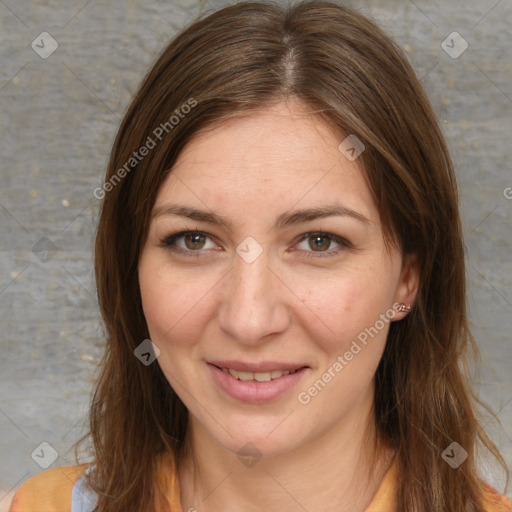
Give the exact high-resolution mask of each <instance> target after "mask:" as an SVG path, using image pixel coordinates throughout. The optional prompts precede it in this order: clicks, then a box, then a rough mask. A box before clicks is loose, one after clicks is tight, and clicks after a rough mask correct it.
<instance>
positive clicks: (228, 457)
mask: <svg viewBox="0 0 512 512" xmlns="http://www.w3.org/2000/svg"><path fill="white" fill-rule="evenodd" d="M189 425H190V429H189V431H188V434H187V439H186V442H185V447H184V450H183V452H182V453H181V455H180V458H179V462H178V474H179V484H180V493H181V505H182V509H183V512H189V511H191V512H194V511H199V512H219V511H223V512H239V511H240V510H244V512H245V511H247V512H264V511H265V512H269V511H270V512H273V511H276V512H277V511H282V510H297V511H301V510H322V511H323V512H348V511H350V512H364V511H365V510H366V508H367V507H368V505H369V504H370V502H371V500H372V498H373V496H374V495H375V493H376V491H377V489H378V487H379V484H380V483H381V481H382V479H383V477H384V475H385V473H386V471H387V469H388V468H389V466H390V463H391V460H392V457H393V454H394V451H393V449H392V448H391V447H390V446H389V445H387V444H384V443H379V442H378V438H377V436H376V432H375V428H374V427H373V425H374V423H373V421H370V422H365V424H362V423H361V422H360V421H352V422H349V423H348V424H343V425H337V426H335V427H334V428H332V429H331V430H329V431H328V432H325V434H324V435H323V436H318V437H317V438H316V439H314V440H313V441H312V442H309V443H307V444H303V445H301V446H300V447H299V448H297V449H295V450H293V451H289V452H286V453H283V454H280V455H278V456H271V457H263V458H261V459H260V460H259V461H257V462H256V463H255V464H253V465H245V464H243V463H242V462H241V460H240V458H239V457H238V456H237V455H236V454H234V453H232V452H231V451H228V450H226V449H225V448H224V447H222V446H221V445H219V444H218V443H217V442H216V441H215V440H214V439H213V438H212V437H210V436H209V434H208V433H207V432H206V431H205V430H204V429H202V428H201V425H200V424H197V423H194V422H192V423H191V424H189Z"/></svg>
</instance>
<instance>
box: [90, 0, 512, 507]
mask: <svg viewBox="0 0 512 512" xmlns="http://www.w3.org/2000/svg"><path fill="white" fill-rule="evenodd" d="M290 99H298V100H299V101H300V102H301V103H302V104H304V105H305V106H306V107H308V108H310V109H311V112H314V113H315V115H319V116H322V118H323V119H324V120H325V121H326V122H328V123H329V124H331V125H334V126H336V127H337V128H338V129H339V130H340V132H341V133H345V134H355V135H356V136H357V137H358V138H359V139H360V140H361V141H362V142H363V143H364V144H365V147H366V149H365V151H364V152H363V153H362V155H361V157H360V158H361V161H362V164H363V167H364V173H365V177H366V179H367V182H368V185H369V188H370V190H371V192H372V194H373V197H374V200H375V203H376V205H377V207H378V209H379V212H380V216H381V221H382V225H383V230H384V235H385V239H386V242H387V244H388V246H389V244H391V245H395V246H397V247H398V248H399V249H400V250H401V252H402V254H403V255H407V254H415V255H417V258H418V264H419V272H420V284H419V291H418V295H417V300H416V303H415V305H414V307H413V310H412V311H411V312H410V314H409V315H408V316H407V317H406V318H405V319H404V320H402V321H400V322H393V323H392V324H391V327H390V331H389V335H388V340H387V345H386V348H385V351H384V355H383V357H382V360H381V363H380V365H379V367H378V369H377V372H376V387H375V407H374V412H375V421H376V425H377V431H378V435H379V436H380V437H381V439H385V440H386V441H388V442H391V443H392V444H393V446H394V447H395V448H396V457H397V462H398V475H399V480H398V491H397V492H398V495H397V499H398V511H399V512H405V511H412V510H414V511H415V512H432V511H443V512H468V511H481V510H483V501H482V491H481V487H482V482H481V480H480V479H479V477H478V475H477V471H476V464H475V459H476V454H477V447H478V446H483V447H485V448H487V449H488V450H490V451H491V452H492V453H493V454H494V455H495V456H496V457H497V458H498V460H499V461H500V463H501V464H502V465H503V467H505V468H506V466H505V464H504V462H503V459H502V458H501V456H500V455H499V453H498V451H497V449H496V447H495V446H494V445H493V444H492V442H491V441H490V440H489V439H488V438H487V437H486V435H485V433H484V432H483V430H482V429H481V428H480V427H479V424H478V421H477V418H476V406H477V405H478V403H479V402H478V400H477V399H476V397H475V396H474V394H473V391H472V390H471V387H470V385H469V375H468V372H467V369H468V362H469V361H470V359H469V356H470V355H471V351H470V350H469V349H472V350H473V352H474V354H476V347H475V344H474V341H473V338H472V337H471V334H470V332H469V329H468V320H467V316H466V289H465V264H464V250H463V239H462V228H461V221H460V217H459V211H458V199H457V187H456V179H455V174H454V170H453V167H452V163H451V161H450V157H449V154H448V150H447V147H446V144H445V142H444V140H443V136H442V133H441V131H440V129H439V126H438V122H437V119H436V116H435V115H434V113H433V110H432V108H431V106H430V104H429V101H428V99H427V98H426V96H425V93H424V91H423V89H422V87H421V85H420V83H419V81H418V79H417V77H416V75H415V73H414V71H413V69H412V68H411V66H410V65H409V63H408V61H407V59H406V57H405V56H404V54H403V52H402V51H401V50H400V48H399V47H398V46H397V45H396V44H395V43H394V42H393V41H392V40H391V39H390V38H389V37H388V36H387V35H386V34H385V33H384V32H383V31H382V30H381V29H380V28H378V26H376V24H374V23H373V22H372V21H370V20H369V19H367V18H366V17H364V16H363V15H361V14H359V13H358V12H356V11H354V10H351V9H348V8H346V7H343V6H340V5H337V4H335V3H331V2H323V1H307V2H302V3H298V4H295V5H293V6H288V7H284V6H282V5H278V4H273V3H269V2H266V3H262V2H241V3H238V4H235V5H232V6H229V7H226V8H224V9H221V10H219V11H217V12H214V13H212V14H211V15H209V16H207V17H204V18H202V19H201V18H200V19H198V20H197V21H195V22H194V23H193V24H192V25H191V26H189V27H188V28H186V29H185V30H183V31H182V32H181V33H179V34H178V35H177V36H176V37H175V38H174V39H173V40H172V42H171V43H170V44H169V46H168V47H167V48H166V49H165V51H164V52H163V53H162V55H161V56H160V57H159V59H158V60H157V62H156V63H155V65H154V66H153V67H152V68H151V70H150V71H149V73H148V75H147V77H146V78H145V79H144V81H143V83H142V85H141V87H140V88H139V90H138V92H137V94H136V95H135V98H134V99H133V102H132V104H131V105H130V107H129V109H128V111H127V113H126V115H125V118H124V120H123V122H122V124H121V127H120V129H119V132H118V135H117V138H116V140H115V143H114V146H113V149H112V153H111V157H110V162H109V165H108V170H107V175H106V179H107V180H110V181H109V183H110V186H109V187H108V190H107V188H106V187H105V188H104V190H105V191H106V193H105V198H104V201H103V204H102V209H101V216H100V219H99V226H98V232H97V239H96V253H95V270H96V280H97V288H98V297H99V305H100V309H101V313H102V316H103V320H104V323H105V326H106V338H107V345H106V351H105V355H104V359H103V361H102V365H101V374H100V377H99V379H98V382H97V387H96V390H95V394H94V398H93V401H92V405H91V411H90V436H91V439H92V443H93V448H94V471H93V472H92V474H91V476H90V483H91V485H92V486H93V488H94V489H95V490H96V491H97V492H98V494H99V502H98V510H100V511H102V512H140V511H147V512H155V510H156V509H155V506H156V505H155V500H156V499H157V491H156V490H155V489H156V487H155V482H156V480H157V475H156V468H157V463H156V461H157V459H158V457H159V456H160V455H161V454H162V453H166V452H167V453H170V454H171V455H172V460H173V461H176V460H177V455H178V453H179V450H180V448H181V447H182V444H183V441H184V438H185V432H186V429H187V409H186V407H185V406H184V404H183V403H182V402H181V400H180V399H179V397H178V396H177V394H176V393H175V392H174V390H173V389H172V388H171V386H170V385H169V383H168V381H167V380H166V378H165V376H164V375H163V373H162V371H161V369H160V367H159V365H158V364H151V365H149V366H145V365H143V364H141V362H140V361H139V360H138V359H137V358H136V357H135V356H134V349H135V348H136V347H137V346H138V345H139V344H140V343H141V342H142V341H143V340H144V339H146V338H148V337H149V334H148V328H147V325H146V321H145V318H144V315H143V311H142V305H141V296H140V291H139V284H138V274H137V267H138V262H139V256H140V253H141V250H142V247H143V245H144V242H145V239H146V236H147V231H148V224H149V218H150V213H151V209H152V207H153V205H154V202H155V199H156V195H157V192H158V190H159V186H160V184H161V183H162V180H163V179H164V178H165V176H166V173H167V172H168V170H169V169H171V168H172V166H173V162H175V160H176V158H177V156H178V154H179V152H180V150H181V149H182V148H183V147H184V146H185V144H187V143H188V142H189V141H190V140H191V139H193V138H194V137H195V136H197V135H198V134H199V133H202V132H204V131H205V130H206V129H208V128H210V127H212V126H218V125H219V124H220V123H222V122H223V121H225V120H227V119H231V118H234V117H237V116H247V115H250V114H251V113H253V112H255V111H257V110H261V109H263V108H266V107H268V106H271V105H274V104H276V103H279V102H286V101H288V100H290ZM194 102H195V103H194ZM187 103H188V104H189V105H192V104H193V103H194V107H193V108H190V109H188V113H186V115H180V116H179V122H177V123H174V122H173V123H171V124H172V127H171V124H169V120H170V119H171V117H172V116H173V115H177V114H179V113H180V112H181V114H183V112H184V109H182V106H183V105H185V104H187ZM165 123H167V124H165ZM162 126H165V127H166V130H165V135H164V136H163V137H162V138H161V140H160V139H159V140H158V142H157V143H156V145H155V147H153V148H152V149H151V150H150V151H149V152H148V153H147V155H146V156H144V157H143V158H141V159H140V160H139V159H137V161H136V162H135V161H131V160H130V159H131V158H132V156H133V153H134V152H137V151H138V150H139V148H141V147H142V146H144V145H145V144H147V143H148V142H147V141H148V137H150V138H152V139H153V140H155V138H156V136H155V130H156V129H157V127H162ZM155 142H156V141H155ZM340 142H341V140H340ZM340 158H342V156H341V153H340ZM127 162H131V164H130V165H129V166H128V167H127V166H126V163H127ZM132 164H133V165H132ZM123 167H124V169H125V171H126V172H120V169H121V168H123ZM114 175H117V177H118V178H120V179H116V180H113V177H114ZM453 441H456V442H458V443H459V444H460V445H461V446H462V447H463V448H464V449H465V450H466V451H467V452H468V454H469V456H468V458H467V460H466V461H465V462H464V463H463V464H462V465H461V466H460V467H459V468H458V469H457V470H454V469H452V468H451V467H450V466H449V465H448V464H447V463H446V462H445V461H444V460H443V459H442V458H441V454H442V452H443V450H444V449H445V448H446V447H447V446H448V445H450V444H451V443H452V442H453ZM178 510H179V502H176V500H175V503H174V504H173V505H172V511H171V512H176V511H178Z"/></svg>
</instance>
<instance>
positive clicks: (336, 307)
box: [11, 2, 512, 512]
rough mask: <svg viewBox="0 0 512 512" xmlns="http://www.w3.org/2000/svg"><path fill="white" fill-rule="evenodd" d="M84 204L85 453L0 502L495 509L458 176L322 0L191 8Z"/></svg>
mask: <svg viewBox="0 0 512 512" xmlns="http://www.w3.org/2000/svg"><path fill="white" fill-rule="evenodd" d="M95 195H96V196H97V197H102V198H104V201H103V207H102V212H101V217H100V221H99V227H98V234H97V241H96V278H97V284H98V295H99V302H100V308H101V311H102V315H103V318H104V321H105V324H106V327H107V334H108V338H107V339H108V344H107V350H106V353H105V358H104V361H103V364H102V373H101V377H100V379H99V382H98V384H97V388H96V392H95V396H94V400H93V403H92V407H91V414H90V418H91V429H90V435H91V439H92V441H93V447H94V463H93V464H92V465H86V464H83V465H79V466H77V467H68V468H59V469H54V470H50V471H47V472H45V473H43V474H42V475H39V476H37V477H35V478H32V479H30V480H29V481H28V482H26V483H25V484H24V485H23V486H22V487H21V489H20V490H19V491H18V493H17V495H16V496H15V499H14V502H13V505H12V509H11V510H12V512H21V511H25V510H35V509H38V510H42V509H44V510H49V511H52V512H56V511H57V510H59V511H61V510H72V511H73V512H75V511H76V510H82V511H83V510H88V511H89V510H99V511H102V512H107V511H108V512H121V511H122V512H130V511H133V512H135V511H147V512H153V511H155V512H156V511H159V512H160V511H170V512H179V511H195V510H197V511H200V512H202V511H205V512H211V511H213V512H217V511H219V510H223V511H235V510H236V511H240V510H243V511H246V510H247V511H249V510H253V511H263V510H265V511H274V510H276V511H277V510H287V511H290V510H308V511H311V512H312V511H319V510H322V511H335V510H336V511H351V512H358V511H361V512H363V511H366V512H376V511H381V512H383V511H385V512H406V511H412V510H414V511H418V512H432V511H443V512H463V511H468V510H471V511H482V510H485V511H488V512H491V511H492V512H498V511H510V510H511V509H512V506H511V503H510V501H509V500H507V498H506V497H505V496H500V495H499V494H498V493H497V492H496V491H495V490H494V489H492V488H491V487H490V486H488V485H486V484H485V483H483V481H482V480H481V479H480V478H479V476H478V474H477V471H476V460H475V456H476V450H477V447H479V446H483V447H484V448H486V449H487V450H488V451H489V452H491V453H492V454H493V455H494V456H495V457H497V458H498V460H499V461H500V462H501V463H502V464H503V465H504V463H503V459H502V458H501V457H500V455H499V453H498V451H497V450H496V448H495V446H494V445H493V444H492V442H491V441H490V440H489V439H488V438H487V437H486V435H485V434H484V432H483V430H482V429H481V428H480V427H479V425H478V422H477V418H476V407H475V404H476V402H477V401H476V399H475V398H474V396H473V394H472V391H471V389H470V387H469V381H468V378H467V376H466V375H465V374H463V373H462V372H461V370H460V368H461V367H464V364H463V363H465V362H466V357H467V355H466V350H467V348H474V346H473V340H472V338H471V335H470V333H469V330H468V321H467V317H466V309H465V300H466V297H465V282H464V276H465V271H464V253H463V242H462V229H461V223H460V218H459V213H458V206H457V189H456V182H455V175H454V171H453V168H452V164H451V162H450V158H449V155H448V152H447V149H446V145H445V143H444V141H443V137H442V135H441V132H440V130H439V127H438V124H437V121H436V118H435V116H434V114H433V112H432V108H431V107H430V105H429V103H428V100H427V99H426V97H425V94H424V92H423V90H422V88H421V86H420V84H419V82H418V80H417V78H416V76H415V74H414V72H413V71H412V69H411V66H410V65H409V64H408V62H407V60H406V58H405V57H404V55H403V54H402V52H401V51H400V50H399V49H398V48H397V46H396V45H395V44H394V43H393V42H392V41H391V40H390V39H389V38H388V37H387V36H386V35H385V34H384V33H383V32H382V31H381V30H380V29H379V28H378V27H376V26H375V25H374V24H373V23H372V22H370V21H369V20H368V19H366V18H365V17H363V16H362V15H360V14H359V13H357V12H354V11H352V10H350V9H346V8H344V7H341V6H338V5H336V4H334V3H328V2H306V3H301V4H297V5H296V6H294V7H289V8H283V7H279V6H277V5H273V4H268V3H246V2H242V3H239V4H237V5H234V6H231V7H227V8H225V9H222V10H220V11H218V12H216V13H213V14H212V15H210V16H208V17H207V18H205V19H202V20H199V21H197V22H195V23H194V24H192V25H191V26H190V27H189V28H187V29H186V30H185V31H183V32H182V33H181V34H179V35H178V36H177V37H176V38H175V39H174V40H173V41H172V42H171V44H170V45H169V46H168V48H167V49H166V50H165V51H164V53H163V54H162V55H161V57H160V58H159V60H158V61H157V63H156V64H155V66H154V67H153V68H152V69H151V71H150V72H149V74H148V76H147V77H146V79H145V81H144V83H143V84H142V86H141V88H140V90H139V91H138V93H137V94H136V96H135V99H134V100H133V102H132V105H131V106H130V108H129V110H128V112H127V114H126V116H125V119H124V121H123V123H122V125H121V128H120V130H119V133H118V136H117V139H116V142H115V144H114V147H113V150H112V155H111V159H110V163H109V167H108V171H107V177H106V181H105V183H104V185H103V186H102V187H100V188H98V189H97V190H96V191H95ZM461 363H462V364H461ZM504 467H505V465H504ZM505 469H506V467H505ZM45 507H46V508H45ZM95 507H96V508H95Z"/></svg>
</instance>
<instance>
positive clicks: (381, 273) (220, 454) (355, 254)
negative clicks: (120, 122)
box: [139, 102, 418, 512]
mask: <svg viewBox="0 0 512 512" xmlns="http://www.w3.org/2000/svg"><path fill="white" fill-rule="evenodd" d="M344 138H345V136H344V135H343V134H341V133H339V132H337V131H336V130H334V129H333V128H332V127H329V126H328V125H327V124H326V123H325V122H324V121H322V120H321V119H320V118H318V117H315V116H310V115H308V114H307V113H305V111H304V109H303V108H302V106H301V105H300V104H299V103H296V102H290V103H288V104H279V105H277V106H273V107H271V108H268V109H265V110H261V111H259V112H258V113H256V114H253V115H251V116H250V117H245V118H238V119H234V120H230V121H229V122H228V123H227V124H226V123H225V124H223V125H222V127H217V128H215V129H213V130H210V131H208V132H206V133H203V134H201V135H200V136H197V137H196V138H194V139H193V140H192V141H191V142H190V143H189V144H188V145H187V146H186V147H185V148H184V150H183V151H182V152H181V153H180V155H179V158H178V160H177V161H176V164H175V166H174V168H173V171H172V172H171V173H170V174H169V175H168V176H167V177H166V179H165V181H164V182H163V184H162V186H161V188H160V190H159V193H158V197H157V199H156V202H155V205H154V212H155V213H160V214H159V215H157V216H155V217H154V218H153V219H152V220H151V224H150V227H149V233H148V237H147V240H146V243H145V246H144V248H143V251H142V254H141V260H140V264H139V280H140V288H141V294H142V302H143V309H144V314H145V317H146V320H147V323H148V327H149V331H150V335H151V339H152V341H153V342H154V343H155V344H156V345H157V346H158V347H159V349H160V351H161V353H160V356H159V358H158V360H157V361H158V364H159V365H160V366H161V368H162V370H163V372H164V373H165V375H166V377H167V379H168V381H169V383H170V385H171V386H172V387H173V388H174V389H175V390H176V392H177V393H178V395H179V396H180V398H181V399H182V401H183V402H184V404H185V405H186V407H187V409H188V411H189V428H188V432H187V442H186V446H187V449H186V451H185V452H184V454H183V456H182V458H181V460H180V461H179V478H180V491H181V504H182V507H183V511H184V512H186V511H188V510H190V509H191V507H194V508H195V509H197V510H198V511H200V512H203V511H204V512H218V511H220V510H222V511H224V512H230V511H233V512H235V511H236V512H239V511H240V510H244V511H262V512H263V511H265V512H268V511H282V510H286V511H291V512H293V511H303V510H304V509H305V510H308V511H311V512H313V511H320V510H321V511H323V512H329V511H332V512H334V511H336V512H340V511H349V510H350V511H351V512H358V511H364V510H365V509H366V507H367V506H368V504H369V503H370V501H371V499H372V497H373V496H374V494H375V492H376V490H377V488H378V486H379V484H380V482H381V481H382V478H383V476H384V474H385V472H386V470H387V469H388V467H389V464H390V461H391V457H392V455H393V451H392V449H391V448H390V447H387V446H384V447H383V448H382V450H381V451H379V453H378V454H377V455H378V456H377V460H376V462H375V463H372V462H371V460H372V457H373V456H374V455H376V452H375V448H374V441H375V438H376V436H375V431H374V428H373V400H374V374H375V370H376V368H377V366H378V363H379V361H380V358H381V356H382V352H383V350H384V346H385V342H386V336H387V333H388V330H389V322H388V323H386V324H385V327H384V328H383V329H381V330H380V331H379V333H378V335H376V336H375V337H374V338H373V339H370V341H369V342H368V344H367V346H365V347H364V348H363V349H362V350H361V351H360V352H359V353H358V354H357V355H355V356H354V358H353V359H352V360H351V361H349V362H348V364H347V365H346V366H345V367H344V368H343V370H342V371H341V372H339V373H337V374H336V376H335V377H334V378H332V379H331V381H330V382H329V383H328V384H327V385H326V386H325V388H324V389H322V390H321V391H320V392H319V393H318V394H317V395H316V396H315V397H314V398H312V399H311V401H310V402H309V403H308V404H301V403H300V402H299V401H298V399H297V395H298V393H299V392H301V391H307V390H308V388H309V387H310V386H311V385H312V384H313V383H314V382H315V381H316V380H317V379H319V378H321V376H322V375H323V374H324V373H325V372H326V371H327V370H328V368H329V367H332V366H333V363H334V362H335V361H336V360H337V357H338V356H339V355H343V354H344V353H345V352H346V351H347V350H349V348H350V345H351V343H352V341H353V340H355V339H357V336H358V334H360V333H361V332H362V331H364V329H365V328H367V327H370V326H373V325H374V324H375V322H376V321H377V320H378V319H379V316H380V315H382V314H384V313H385V312H386V311H387V310H389V309H390V308H391V307H392V305H393V304H394V303H396V302H403V303H405V304H412V303H413V302H414V298H415V296H416V291H417V284H418V272H417V268H416V265H415V260H414V258H403V257H402V255H401V254H400V253H399V252H398V251H396V250H393V251H391V252H387V251H386V249H385V246H384V239H383V235H382V228H381V224H380V221H379V213H378V210H377V208H376V206H375V204H374V202H373V200H372V197H371V194H370V191H369V189H368V186H367V184H366V181H365V179H364V176H363V171H362V169H361V167H360V164H359V161H358V160H357V159H356V160H355V161H353V162H352V161H349V160H348V159H347V158H345V156H344V155H343V154H342V153H341V152H340V151H339V149H338V146H339V144H340V142H341V141H342V140H343V139H344ZM168 204H180V205H186V206H189V207H194V208H197V209H201V210H205V211H208V212H214V213H216V214H220V215H223V216H224V217H226V218H227V219H228V220H229V221H230V222H231V223H232V229H231V230H229V229H227V228H226V227H224V226H221V225H215V224H212V223H209V222H204V221H196V220H191V219H187V218H184V217H179V216H176V215H173V214H165V213H162V207H164V205H168ZM331 204H341V205H343V206H345V207H347V208H350V209H352V210H354V211H356V212H358V213H359V214H360V215H363V216H364V217H366V219H368V222H362V221H360V220H357V219H355V218H352V217H350V216H330V217H326V218H320V219H316V220H310V221H306V222H302V223H300V224H296V225H290V226H287V227H280V228H275V227H274V223H275V221H276V219H277V217H278V216H279V215H281V214H283V213H288V212H290V211H296V210H300V209H306V208H314V207H324V206H326V205H331ZM157 209H159V210H157ZM194 230H198V231H201V232H204V233H206V234H207V236H206V238H204V239H203V238H201V237H200V238H199V239H194V238H193V235H192V236H189V237H188V238H184V237H181V238H180V239H178V240H175V245H174V246H172V245H171V246H166V245H165V244H164V243H162V240H165V239H166V238H167V237H169V235H173V234H175V233H178V232H181V231H194ZM317 232H322V233H329V234H332V235H335V236H338V237H342V238H344V239H346V240H348V241H349V242H350V244H351V247H349V248H347V247H344V246H343V245H341V244H340V243H338V242H337V241H336V239H335V238H331V239H329V238H328V237H327V238H320V239H319V240H318V243H319V245H320V248H318V246H316V245H315V243H314V242H315V238H316V236H318V235H315V233H317ZM307 233H313V235H310V236H309V238H305V237H304V235H305V234H307ZM248 236H250V237H253V238H254V239H255V240H256V241H257V242H258V244H259V245H260V247H261V248H262V249H263V252H262V253H261V254H260V255H259V257H258V258H257V259H255V261H253V262H252V263H247V262H246V261H245V260H244V259H243V258H242V257H240V256H239V255H238V254H237V252H236V248H237V246H238V245H239V244H240V243H241V242H242V241H244V240H245V238H246V237H248ZM187 242H188V244H187ZM173 247H174V249H173ZM176 247H180V248H181V249H182V252H178V251H179V249H176ZM191 253H192V255H191V256H190V254H191ZM187 254H189V255H187ZM308 256H309V257H308ZM405 314H406V313H396V315H395V316H394V318H393V319H392V321H399V320H401V319H402V318H403V317H404V315H405ZM214 359H238V360H245V361H262V360H264V361H267V360H277V361H286V362H301V363H304V364H307V365H308V366H309V369H308V370H307V372H306V373H305V375H304V376H303V377H302V380H301V381H300V382H299V383H298V384H297V385H296V386H295V387H294V388H292V389H291V390H289V391H287V392H285V393H284V394H282V395H281V396H279V397H278V398H277V399H275V400H274V401H272V402H269V403H260V404H249V403H243V402H241V401H238V400H235V399H233V398H231V397H229V396H227V395H226V394H225V393H224V392H223V391H222V390H221V389H220V388H219V387H218V386H217V384H216V383H215V381H214V380H213V378H212V375H211V371H210V369H209V367H208V366H207V364H206V361H211V360H214ZM248 442H251V443H253V445H255V446H256V447H257V449H258V450H259V452H260V453H261V456H262V457H261V459H260V460H259V461H258V462H257V463H256V464H255V465H253V466H252V467H248V466H246V465H245V464H243V463H242V462H241V460H240V458H239V457H238V456H237V452H238V451H239V450H240V449H241V447H243V446H245V445H246V443H248Z"/></svg>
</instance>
